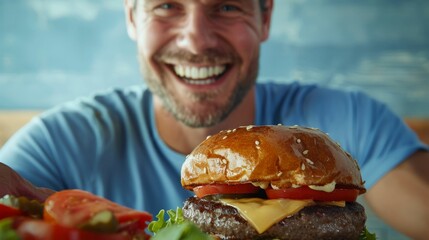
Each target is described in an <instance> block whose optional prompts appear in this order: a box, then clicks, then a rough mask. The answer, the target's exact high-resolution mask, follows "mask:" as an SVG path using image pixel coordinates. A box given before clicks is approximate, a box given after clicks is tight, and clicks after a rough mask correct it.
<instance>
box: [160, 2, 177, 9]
mask: <svg viewBox="0 0 429 240" xmlns="http://www.w3.org/2000/svg"><path fill="white" fill-rule="evenodd" d="M158 8H160V9H172V8H173V4H171V3H164V4H161V5H160V6H158Z"/></svg>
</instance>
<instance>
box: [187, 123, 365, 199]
mask: <svg viewBox="0 0 429 240" xmlns="http://www.w3.org/2000/svg"><path fill="white" fill-rule="evenodd" d="M181 176H182V177H181V183H182V186H183V187H184V188H186V189H188V190H192V189H193V188H194V187H195V186H201V185H206V184H216V183H221V184H225V183H226V184H236V183H248V182H251V183H253V184H255V185H258V186H261V187H263V188H265V187H267V186H271V187H272V188H274V189H279V188H289V187H299V186H307V185H316V186H325V185H327V186H332V185H334V186H335V185H336V186H340V187H342V188H355V189H359V190H360V192H361V193H363V192H365V188H364V185H363V181H362V177H361V174H360V169H359V166H358V165H357V162H356V161H355V160H354V159H353V158H352V157H351V156H350V154H348V153H347V152H345V151H344V150H343V149H342V148H341V147H340V146H339V145H338V144H337V143H336V142H334V141H333V140H332V139H331V138H330V137H329V136H328V135H327V134H325V133H323V132H321V131H320V130H317V129H313V128H305V127H298V126H292V127H287V126H282V125H276V126H274V125H273V126H247V127H239V128H236V129H233V130H227V131H221V132H219V133H217V134H215V135H213V136H211V137H208V138H207V139H206V140H205V141H203V142H202V143H200V145H199V146H197V147H196V148H195V149H194V150H193V151H192V152H191V153H190V154H189V155H188V156H187V157H186V160H185V162H184V163H183V166H182V171H181Z"/></svg>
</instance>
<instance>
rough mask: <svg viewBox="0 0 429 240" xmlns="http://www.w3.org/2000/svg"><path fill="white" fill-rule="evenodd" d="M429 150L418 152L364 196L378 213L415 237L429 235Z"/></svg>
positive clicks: (388, 221) (397, 227)
mask: <svg viewBox="0 0 429 240" xmlns="http://www.w3.org/2000/svg"><path fill="white" fill-rule="evenodd" d="M428 173H429V152H423V151H420V152H417V153H415V154H413V155H412V156H411V157H409V158H408V159H407V160H406V161H405V162H404V163H402V164H401V165H399V166H398V167H396V168H395V169H393V170H392V171H391V172H390V173H388V174H387V175H386V176H384V177H383V178H382V179H380V181H378V183H377V184H376V185H375V186H374V187H372V188H371V189H370V190H369V191H368V192H367V193H366V194H365V197H366V199H367V201H368V203H369V205H370V206H371V207H372V209H373V210H374V212H375V213H377V214H378V215H379V216H380V217H381V218H382V219H383V220H385V221H386V222H387V223H388V224H390V225H391V226H392V227H394V228H396V229H397V230H399V231H401V232H402V233H404V234H406V235H408V236H410V237H412V238H413V239H428V236H429V228H428V226H429V206H428V199H429V174H428Z"/></svg>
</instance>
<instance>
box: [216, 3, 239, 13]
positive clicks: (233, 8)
mask: <svg viewBox="0 0 429 240" xmlns="http://www.w3.org/2000/svg"><path fill="white" fill-rule="evenodd" d="M238 10H239V8H238V7H236V6H234V5H222V6H221V7H220V11H222V12H233V11H238Z"/></svg>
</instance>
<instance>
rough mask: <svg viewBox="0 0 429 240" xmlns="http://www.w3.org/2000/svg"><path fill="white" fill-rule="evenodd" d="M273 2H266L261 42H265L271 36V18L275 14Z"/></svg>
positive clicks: (269, 0) (266, 0)
mask: <svg viewBox="0 0 429 240" xmlns="http://www.w3.org/2000/svg"><path fill="white" fill-rule="evenodd" d="M273 5H274V1H273V0H265V7H264V9H263V10H262V39H261V41H265V40H267V39H268V36H269V35H270V27H271V17H272V14H273Z"/></svg>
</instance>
